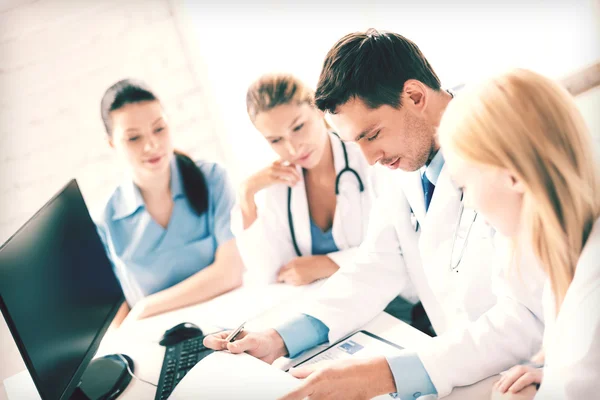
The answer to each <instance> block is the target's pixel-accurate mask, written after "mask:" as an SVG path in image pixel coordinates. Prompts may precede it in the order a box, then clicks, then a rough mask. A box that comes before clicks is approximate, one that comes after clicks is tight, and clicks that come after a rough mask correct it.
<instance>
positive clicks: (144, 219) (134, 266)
mask: <svg viewBox="0 0 600 400" xmlns="http://www.w3.org/2000/svg"><path fill="white" fill-rule="evenodd" d="M196 165H198V167H199V168H200V171H201V172H202V174H203V175H204V178H205V181H206V185H207V188H208V209H207V211H205V212H204V213H203V214H202V215H198V214H196V213H195V211H194V210H193V209H192V208H191V206H190V205H189V202H188V200H187V198H186V196H185V192H184V188H183V182H182V179H181V174H180V172H179V168H178V167H177V163H176V161H175V157H173V159H172V160H171V182H170V186H171V193H172V196H173V202H174V204H173V211H172V213H171V218H170V220H169V224H168V226H167V228H166V229H165V228H163V227H162V226H161V225H159V224H158V223H157V222H155V221H154V220H153V219H152V217H151V216H150V214H149V213H148V211H147V209H146V206H145V204H144V200H143V198H142V195H141V193H140V190H139V188H138V187H137V186H136V185H135V184H134V183H133V181H132V180H127V181H125V182H124V183H123V184H121V185H120V186H119V187H117V189H116V190H115V191H114V193H113V194H112V196H111V197H110V199H109V200H108V203H107V205H106V207H105V209H104V212H103V213H102V215H101V217H100V219H99V220H98V221H97V222H96V225H97V227H98V232H99V234H100V237H101V239H102V241H103V243H104V246H105V248H106V252H107V254H108V256H109V259H110V260H111V262H112V264H113V268H114V271H115V274H116V276H117V278H118V279H119V281H120V283H121V287H122V288H123V292H124V294H125V298H126V299H127V303H129V306H130V307H133V306H134V305H135V304H136V303H137V302H138V301H139V300H141V299H142V298H144V297H145V296H148V295H150V294H153V293H156V292H159V291H161V290H164V289H167V288H169V287H171V286H173V285H176V284H177V283H179V282H181V281H183V280H185V279H187V278H189V277H190V276H192V275H194V274H195V273H196V272H198V271H200V270H202V269H204V268H206V267H207V266H209V265H211V264H212V263H213V262H214V259H215V252H216V250H217V248H218V247H219V246H220V245H221V244H223V243H225V242H227V241H228V240H230V239H232V238H233V234H232V233H231V229H230V212H231V208H232V207H233V204H234V201H235V195H234V192H233V190H232V188H231V185H230V183H229V179H228V177H227V174H226V172H225V170H224V169H223V168H222V167H221V166H219V165H217V164H215V163H211V162H205V161H198V162H197V163H196Z"/></svg>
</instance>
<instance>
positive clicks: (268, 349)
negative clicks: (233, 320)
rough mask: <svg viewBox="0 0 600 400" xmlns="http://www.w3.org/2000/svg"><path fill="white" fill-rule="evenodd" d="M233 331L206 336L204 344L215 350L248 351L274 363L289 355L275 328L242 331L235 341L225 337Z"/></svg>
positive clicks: (267, 361)
mask: <svg viewBox="0 0 600 400" xmlns="http://www.w3.org/2000/svg"><path fill="white" fill-rule="evenodd" d="M230 333H231V331H228V332H219V333H215V334H214V335H210V336H207V337H205V338H204V345H205V346H206V347H208V348H209V349H213V350H217V351H219V350H229V351H230V352H231V353H232V354H239V353H248V354H250V355H251V356H253V357H256V358H258V359H259V360H261V361H264V362H266V363H269V364H272V363H273V361H275V360H277V359H278V358H279V357H283V356H285V355H287V349H286V348H285V343H283V339H282V338H281V336H280V335H279V333H277V331H276V330H275V329H269V330H267V331H264V332H248V331H242V332H241V333H240V334H239V335H238V337H237V339H236V340H235V341H234V342H231V343H229V342H227V341H226V340H225V339H226V338H227V336H228V335H229V334H230Z"/></svg>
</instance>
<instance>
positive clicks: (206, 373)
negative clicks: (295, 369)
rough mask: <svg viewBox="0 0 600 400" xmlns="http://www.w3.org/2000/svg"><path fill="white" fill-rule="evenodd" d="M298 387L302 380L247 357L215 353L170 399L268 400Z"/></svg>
mask: <svg viewBox="0 0 600 400" xmlns="http://www.w3.org/2000/svg"><path fill="white" fill-rule="evenodd" d="M301 384H302V381H301V380H298V379H296V378H294V377H293V376H292V375H290V374H288V373H286V372H283V371H282V370H280V369H277V368H275V367H273V366H271V365H269V364H267V363H264V362H262V361H260V360H259V359H257V358H254V357H252V356H249V355H247V354H235V355H234V354H231V353H229V352H227V351H218V352H214V353H212V354H211V355H209V356H208V357H206V358H204V359H203V360H202V361H200V362H199V363H198V364H196V366H195V367H194V368H192V369H191V370H190V372H188V373H187V375H186V376H185V378H183V380H182V381H181V382H179V384H178V385H177V387H176V388H175V390H174V391H173V393H172V394H171V396H170V397H169V399H172V400H192V399H194V400H196V399H202V400H230V399H245V400H270V399H277V398H279V397H282V396H284V395H286V394H287V393H289V392H291V391H292V390H294V389H296V388H297V387H299V386H300V385H301Z"/></svg>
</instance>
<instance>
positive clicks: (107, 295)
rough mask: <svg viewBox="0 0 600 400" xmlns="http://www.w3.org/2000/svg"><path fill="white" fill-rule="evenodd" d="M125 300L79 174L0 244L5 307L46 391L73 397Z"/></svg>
mask: <svg viewBox="0 0 600 400" xmlns="http://www.w3.org/2000/svg"><path fill="white" fill-rule="evenodd" d="M123 301H124V297H123V292H122V290H121V287H120V285H119V282H118V281H117V279H116V277H115V275H114V272H113V270H112V267H111V264H110V262H109V260H108V258H107V255H106V253H105V251H104V246H103V245H102V242H101V240H100V238H99V236H98V233H97V231H96V227H95V225H94V223H93V221H92V219H91V218H90V214H89V212H88V209H87V207H86V205H85V202H84V200H83V197H82V196H81V193H80V191H79V187H78V185H77V182H76V181H75V180H72V181H71V182H69V183H68V184H67V185H66V186H65V187H64V188H63V189H62V190H61V191H60V192H59V193H58V194H57V195H56V196H55V197H53V198H52V199H51V200H50V201H49V202H48V203H47V204H46V205H44V206H43V207H42V209H41V210H39V211H38V212H37V213H36V214H35V215H34V216H33V217H32V218H31V219H30V220H29V221H28V222H27V223H25V225H24V226H23V227H22V228H21V229H19V231H17V233H15V234H14V235H13V236H12V237H11V238H10V239H9V240H8V241H7V242H6V243H5V244H4V245H3V246H2V247H0V309H1V310H2V314H4V318H5V319H6V322H7V324H8V327H9V328H10V331H11V333H12V335H13V337H14V339H15V342H16V343H17V346H18V347H19V351H20V352H21V356H22V357H23V360H24V361H25V364H26V365H27V368H28V370H29V372H30V374H31V376H32V378H33V381H34V383H35V385H36V387H37V390H38V392H39V393H40V395H41V397H42V399H48V400H55V399H69V398H70V397H71V395H72V394H73V392H74V391H75V390H76V388H77V386H78V385H79V383H80V379H81V376H82V374H83V373H84V371H85V369H86V367H87V366H88V364H89V363H90V361H91V359H92V357H93V356H94V354H95V352H96V351H97V349H98V346H99V344H100V341H101V339H102V337H103V336H104V334H105V333H106V330H107V329H108V326H109V325H110V323H111V322H112V320H113V318H114V316H115V314H116V312H117V311H118V309H119V306H120V305H121V303H122V302H123Z"/></svg>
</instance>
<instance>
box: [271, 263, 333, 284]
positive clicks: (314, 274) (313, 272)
mask: <svg viewBox="0 0 600 400" xmlns="http://www.w3.org/2000/svg"><path fill="white" fill-rule="evenodd" d="M338 269H339V267H338V265H337V264H336V263H334V262H333V260H332V259H331V258H329V257H327V256H324V255H320V256H304V257H296V258H294V259H293V260H292V261H290V262H289V263H287V264H286V265H284V266H283V267H282V268H281V269H280V270H279V274H278V276H277V282H282V283H288V284H291V285H294V286H301V285H308V284H309V283H312V282H314V281H317V280H319V279H323V278H329V277H330V276H331V275H333V274H334V272H335V271H337V270H338Z"/></svg>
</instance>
